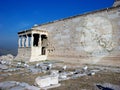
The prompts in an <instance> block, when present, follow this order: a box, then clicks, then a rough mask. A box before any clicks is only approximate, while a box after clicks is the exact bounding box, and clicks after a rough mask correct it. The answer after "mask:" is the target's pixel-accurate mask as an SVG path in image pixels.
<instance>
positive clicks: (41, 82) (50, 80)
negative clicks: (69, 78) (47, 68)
mask: <svg viewBox="0 0 120 90" xmlns="http://www.w3.org/2000/svg"><path fill="white" fill-rule="evenodd" d="M35 84H36V85H38V86H39V87H40V88H44V87H48V86H51V85H54V84H58V75H56V76H52V75H47V76H43V77H37V78H36V79H35Z"/></svg>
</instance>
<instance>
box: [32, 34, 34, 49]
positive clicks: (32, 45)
mask: <svg viewBox="0 0 120 90" xmlns="http://www.w3.org/2000/svg"><path fill="white" fill-rule="evenodd" d="M33 41H34V37H33V34H31V47H33Z"/></svg>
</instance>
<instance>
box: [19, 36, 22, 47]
mask: <svg viewBox="0 0 120 90" xmlns="http://www.w3.org/2000/svg"><path fill="white" fill-rule="evenodd" d="M18 47H21V36H19V37H18Z"/></svg>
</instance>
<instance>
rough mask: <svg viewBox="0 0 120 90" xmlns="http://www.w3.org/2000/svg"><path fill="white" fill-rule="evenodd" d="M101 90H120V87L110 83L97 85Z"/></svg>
mask: <svg viewBox="0 0 120 90" xmlns="http://www.w3.org/2000/svg"><path fill="white" fill-rule="evenodd" d="M96 87H97V88H98V89H99V90H120V86H118V85H113V84H110V83H103V84H96Z"/></svg>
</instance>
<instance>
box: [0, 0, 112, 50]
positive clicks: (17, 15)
mask: <svg viewBox="0 0 120 90" xmlns="http://www.w3.org/2000/svg"><path fill="white" fill-rule="evenodd" d="M113 2H114V0H0V48H2V47H6V48H7V47H9V48H13V47H16V46H17V32H18V31H22V30H24V29H28V28H30V27H32V26H33V25H34V24H41V23H46V22H49V21H54V20H58V19H62V18H66V17H70V16H74V15H78V14H82V13H85V12H90V11H94V10H99V9H102V8H106V7H111V6H112V4H113Z"/></svg>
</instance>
